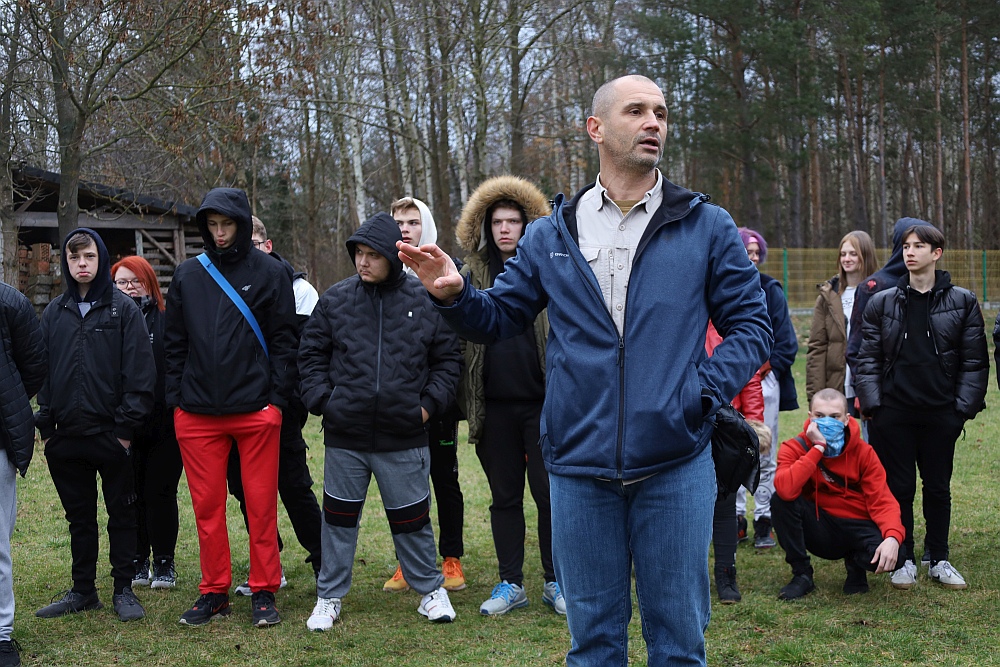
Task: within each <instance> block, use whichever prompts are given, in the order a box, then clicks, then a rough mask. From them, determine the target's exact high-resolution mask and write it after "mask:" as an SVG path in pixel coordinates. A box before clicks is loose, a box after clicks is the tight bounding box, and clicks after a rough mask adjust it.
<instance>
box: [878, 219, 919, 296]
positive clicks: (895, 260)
mask: <svg viewBox="0 0 1000 667" xmlns="http://www.w3.org/2000/svg"><path fill="white" fill-rule="evenodd" d="M930 224H931V223H929V222H927V221H926V220H921V219H919V218H900V219H899V220H897V221H896V225H895V226H894V227H893V230H892V254H891V255H889V259H888V260H887V261H886V263H885V266H883V267H882V268H881V269H879V270H878V271H876V272H875V273H874V274H873V275H872V276H870V278H881V279H882V280H883V281H884V282H883V283H882V284H884V285H886V286H890V285H894V284H896V282H897V281H898V280H899V279H900V278H902V277H903V276H905V275H908V273H909V271H907V270H906V262H904V261H903V233H904V232H905V231H906V230H907V229H909V228H910V227H913V226H914V225H928V226H929V225H930Z"/></svg>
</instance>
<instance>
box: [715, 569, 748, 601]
mask: <svg viewBox="0 0 1000 667" xmlns="http://www.w3.org/2000/svg"><path fill="white" fill-rule="evenodd" d="M715 590H716V592H717V593H718V595H719V602H721V603H722V604H735V603H737V602H739V601H740V600H742V599H743V596H742V595H740V589H739V588H737V587H736V566H735V565H730V566H729V567H726V566H725V565H719V564H718V563H716V565H715Z"/></svg>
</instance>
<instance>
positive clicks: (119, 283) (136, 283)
mask: <svg viewBox="0 0 1000 667" xmlns="http://www.w3.org/2000/svg"><path fill="white" fill-rule="evenodd" d="M115 286H116V287H117V288H118V289H126V288H129V287H142V281H141V280H139V279H138V278H133V279H132V280H116V281H115Z"/></svg>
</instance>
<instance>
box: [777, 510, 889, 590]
mask: <svg viewBox="0 0 1000 667" xmlns="http://www.w3.org/2000/svg"><path fill="white" fill-rule="evenodd" d="M771 521H772V522H773V524H774V530H775V532H776V533H777V534H778V543H779V544H780V545H781V548H782V549H784V550H785V562H786V563H788V564H789V565H790V566H791V567H792V574H808V575H810V576H812V572H813V569H812V564H811V563H810V562H809V554H810V553H812V554H815V555H816V556H819V557H820V558H823V559H826V560H840V559H841V558H843V559H844V561H845V564H846V565H847V567H848V569H850V568H852V567H856V568H860V569H864V570H868V571H869V572H874V571H875V568H876V567H877V564H872V562H871V560H872V558H873V557H874V555H875V550H876V549H878V547H879V545H880V544H882V540H883V538H882V531H880V530H879V527H878V525H876V524H875V522H874V521H871V520H870V519H868V520H866V519H842V518H840V517H835V516H833V515H831V514H828V513H827V512H825V511H824V510H822V509H820V510H819V518H816V506H815V504H814V503H813V501H811V500H808V499H807V498H806V497H805V496H799V497H798V498H796V499H795V500H791V501H788V500H782V499H781V498H780V497H779V496H778V495H777V494H775V495H773V496H772V497H771ZM902 564H903V561H902V560H901V559H900V560H898V562H897V566H899V565H902Z"/></svg>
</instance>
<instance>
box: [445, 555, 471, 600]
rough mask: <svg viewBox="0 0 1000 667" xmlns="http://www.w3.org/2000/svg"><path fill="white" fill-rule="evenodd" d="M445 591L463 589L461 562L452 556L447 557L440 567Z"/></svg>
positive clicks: (463, 579) (463, 580)
mask: <svg viewBox="0 0 1000 667" xmlns="http://www.w3.org/2000/svg"><path fill="white" fill-rule="evenodd" d="M441 573H442V574H443V575H444V589H445V590H446V591H460V590H462V589H463V588H465V573H464V572H462V562H461V561H460V560H458V559H457V558H455V557H454V556H448V557H447V558H445V559H444V563H443V564H442V565H441Z"/></svg>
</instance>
